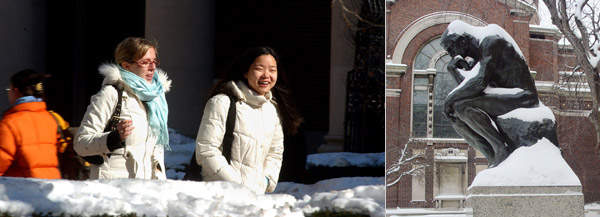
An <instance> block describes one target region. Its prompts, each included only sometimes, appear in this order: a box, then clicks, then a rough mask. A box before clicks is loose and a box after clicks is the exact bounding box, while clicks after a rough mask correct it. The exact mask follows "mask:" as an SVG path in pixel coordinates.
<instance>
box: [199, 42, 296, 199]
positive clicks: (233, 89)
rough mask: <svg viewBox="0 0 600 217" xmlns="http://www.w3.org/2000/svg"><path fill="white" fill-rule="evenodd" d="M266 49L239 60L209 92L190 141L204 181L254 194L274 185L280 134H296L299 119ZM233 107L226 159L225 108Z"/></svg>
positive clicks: (252, 51)
mask: <svg viewBox="0 0 600 217" xmlns="http://www.w3.org/2000/svg"><path fill="white" fill-rule="evenodd" d="M277 64H278V56H277V54H276V53H275V51H274V50H273V49H272V48H268V47H259V48H253V49H250V50H248V51H246V52H245V53H244V54H243V55H242V56H240V57H239V58H238V59H236V61H234V63H233V65H232V66H231V68H229V70H227V71H226V72H225V74H224V75H223V76H222V78H221V79H220V80H219V82H218V83H217V84H216V85H215V86H214V87H213V89H212V90H211V92H210V95H209V96H210V99H209V100H208V102H207V103H206V106H205V108H204V115H203V116H202V122H201V123H200V129H199V130H198V136H197V138H196V159H197V163H198V164H199V165H201V166H202V176H203V179H204V180H206V181H232V182H236V183H240V184H242V185H244V186H246V187H248V188H249V189H251V190H252V191H254V192H255V193H257V194H264V193H265V192H272V191H273V190H274V189H275V186H276V185H277V181H278V178H279V170H280V169H281V160H282V154H283V130H285V131H286V132H287V133H289V134H294V133H296V132H297V130H298V127H299V126H300V123H302V117H301V116H300V114H299V113H298V111H297V110H296V107H295V105H294V102H293V101H292V96H291V92H290V90H289V87H288V83H287V81H286V79H285V74H284V72H283V71H282V70H280V69H279V68H278V66H277ZM229 97H232V98H233V99H234V102H231V101H230V98H229ZM231 103H235V108H236V110H235V119H234V120H235V125H234V129H233V139H232V141H233V142H232V144H231V159H230V161H229V162H228V161H227V160H226V158H225V156H224V155H223V147H222V141H223V137H224V134H225V130H226V129H225V128H226V123H225V122H226V120H227V116H228V109H229V107H230V106H231Z"/></svg>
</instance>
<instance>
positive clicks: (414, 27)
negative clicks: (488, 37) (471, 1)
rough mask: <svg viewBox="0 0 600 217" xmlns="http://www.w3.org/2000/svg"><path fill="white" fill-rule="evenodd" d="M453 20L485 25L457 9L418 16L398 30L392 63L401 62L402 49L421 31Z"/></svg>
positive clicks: (483, 22) (404, 49)
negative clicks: (400, 30)
mask: <svg viewBox="0 0 600 217" xmlns="http://www.w3.org/2000/svg"><path fill="white" fill-rule="evenodd" d="M454 20H462V21H464V22H466V23H469V24H471V25H477V26H484V25H487V23H486V22H485V21H483V20H481V19H479V18H477V17H474V16H472V15H469V14H465V13H462V12H457V11H440V12H435V13H431V14H427V15H425V16H422V17H419V18H418V19H416V20H415V21H413V22H412V23H410V24H409V25H408V26H407V27H406V28H404V30H402V32H400V34H399V35H398V37H397V38H396V40H395V41H394V44H395V45H396V46H395V47H394V50H393V53H392V58H391V59H392V63H397V64H400V63H402V58H403V56H404V51H406V48H407V47H408V44H409V43H410V42H411V41H412V40H413V38H415V37H416V36H417V35H418V34H419V33H420V32H421V31H423V30H425V29H427V28H429V27H432V26H435V25H438V24H445V23H450V22H452V21H454Z"/></svg>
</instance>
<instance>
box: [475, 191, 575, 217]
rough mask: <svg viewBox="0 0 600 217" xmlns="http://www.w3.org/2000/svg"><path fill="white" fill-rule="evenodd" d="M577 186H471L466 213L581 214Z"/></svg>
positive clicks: (517, 215)
mask: <svg viewBox="0 0 600 217" xmlns="http://www.w3.org/2000/svg"><path fill="white" fill-rule="evenodd" d="M583 204H584V202H583V193H582V191H581V186H472V187H471V188H469V190H468V196H467V210H466V211H467V213H466V214H467V216H474V217H479V216H485V217H496V216H497V217H505V216H511V217H521V216H523V217H524V216H531V217H537V216H573V217H576V216H584V209H583Z"/></svg>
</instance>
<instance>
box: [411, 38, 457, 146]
mask: <svg viewBox="0 0 600 217" xmlns="http://www.w3.org/2000/svg"><path fill="white" fill-rule="evenodd" d="M440 41H441V39H440V38H436V39H434V40H431V41H430V42H428V43H427V44H425V45H424V46H423V47H421V49H420V50H419V52H418V53H417V58H415V62H414V64H413V111H412V112H413V114H412V130H413V136H415V137H421V138H460V136H459V135H458V134H457V133H456V132H455V131H454V129H453V128H452V123H451V122H449V121H447V120H446V119H444V118H443V115H442V112H443V109H444V107H443V105H444V99H445V98H446V95H448V93H449V92H450V91H452V89H454V88H455V87H456V86H457V83H456V81H454V79H453V78H452V76H451V75H450V74H449V73H448V69H446V66H447V65H448V62H450V60H451V57H450V55H448V54H447V53H446V51H445V50H444V48H442V46H441V45H440Z"/></svg>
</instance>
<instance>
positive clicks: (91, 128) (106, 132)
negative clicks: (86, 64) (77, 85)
mask: <svg viewBox="0 0 600 217" xmlns="http://www.w3.org/2000/svg"><path fill="white" fill-rule="evenodd" d="M115 62H116V64H102V65H100V67H99V68H98V70H99V71H100V74H102V75H103V76H104V81H103V82H102V89H101V90H100V91H99V92H98V93H97V94H96V95H94V96H92V99H91V103H90V105H89V106H88V108H87V111H86V113H85V116H84V117H83V120H82V121H81V125H80V127H79V131H78V132H77V135H76V136H75V145H74V148H75V151H77V153H78V154H79V155H81V156H87V158H86V160H88V161H89V162H90V163H92V167H91V171H90V179H114V178H140V179H166V173H165V166H164V149H169V134H168V129H167V117H168V114H169V109H168V105H167V101H166V98H165V93H166V92H168V91H169V89H170V87H171V81H170V80H169V79H168V77H167V76H166V74H165V72H163V71H161V70H160V69H158V68H157V66H158V65H159V63H160V62H159V61H158V51H157V47H156V45H155V44H153V43H151V42H150V41H148V40H146V39H143V38H133V37H131V38H126V39H125V40H123V41H122V42H121V43H119V45H117V48H116V49H115Z"/></svg>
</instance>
